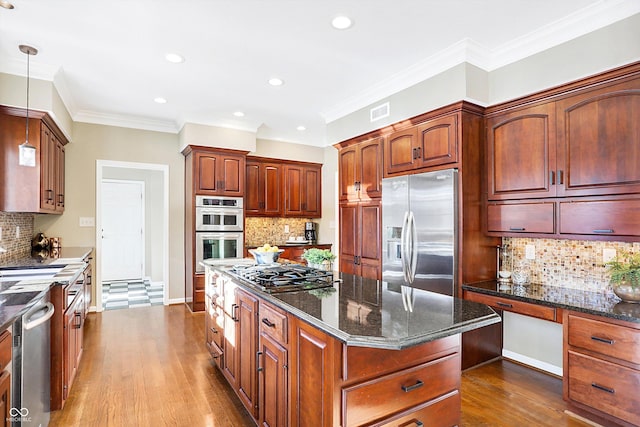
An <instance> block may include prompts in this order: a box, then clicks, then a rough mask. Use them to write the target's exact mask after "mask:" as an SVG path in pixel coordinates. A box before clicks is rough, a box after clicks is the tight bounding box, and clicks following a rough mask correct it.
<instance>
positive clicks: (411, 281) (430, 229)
mask: <svg viewBox="0 0 640 427" xmlns="http://www.w3.org/2000/svg"><path fill="white" fill-rule="evenodd" d="M457 177H458V171H457V170H456V169H447V170H443V171H437V172H427V173H422V174H417V175H406V176H399V177H395V178H385V179H383V180H382V234H383V246H382V280H384V281H386V282H388V283H392V284H396V285H398V284H399V285H409V286H412V287H414V288H419V289H425V290H429V291H433V292H438V293H441V294H445V295H454V294H455V291H454V290H455V279H456V278H455V274H456V263H457V260H456V256H455V254H456V242H457V238H456V234H457V230H456V228H457V227H456V225H457V211H458V209H457Z"/></svg>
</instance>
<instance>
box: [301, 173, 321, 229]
mask: <svg viewBox="0 0 640 427" xmlns="http://www.w3.org/2000/svg"><path fill="white" fill-rule="evenodd" d="M303 173H304V176H303V178H304V180H303V184H304V188H303V189H302V196H303V203H302V214H303V215H304V216H307V217H320V216H321V214H322V212H320V210H321V208H320V203H321V201H320V199H321V197H322V194H321V188H322V187H321V183H320V181H321V178H320V168H309V167H306V168H304V169H303Z"/></svg>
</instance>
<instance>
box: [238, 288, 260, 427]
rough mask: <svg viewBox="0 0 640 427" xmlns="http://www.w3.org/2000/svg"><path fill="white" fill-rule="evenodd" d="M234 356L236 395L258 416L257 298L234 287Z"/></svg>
mask: <svg viewBox="0 0 640 427" xmlns="http://www.w3.org/2000/svg"><path fill="white" fill-rule="evenodd" d="M236 301H237V306H238V307H237V313H238V314H237V319H238V320H237V322H236V327H237V328H236V337H237V341H236V346H237V350H236V357H237V358H238V363H237V366H238V378H237V380H238V396H239V397H240V401H241V402H242V404H243V405H244V407H245V408H247V411H249V413H250V414H251V415H252V416H253V417H254V418H257V416H258V412H257V411H258V378H257V376H256V372H257V371H256V352H257V351H258V324H257V320H258V299H257V298H256V297H254V296H253V295H251V294H249V293H247V292H244V291H243V290H241V289H236Z"/></svg>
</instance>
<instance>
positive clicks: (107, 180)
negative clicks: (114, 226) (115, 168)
mask: <svg viewBox="0 0 640 427" xmlns="http://www.w3.org/2000/svg"><path fill="white" fill-rule="evenodd" d="M100 183H101V184H103V183H125V184H136V185H138V186H139V187H140V189H141V192H142V209H141V214H142V218H141V224H142V259H141V260H140V265H141V267H140V268H141V271H140V278H141V279H142V280H144V272H145V270H146V267H147V265H146V259H145V254H146V251H147V245H146V244H145V242H146V240H145V239H146V226H147V224H146V221H145V215H146V211H145V204H146V202H147V200H146V197H147V194H146V185H145V182H144V181H134V180H130V179H114V178H102V180H100ZM100 189H101V190H102V189H103V187H102V185H101V186H100ZM100 202H101V203H102V193H100ZM99 212H100V231H101V232H102V218H103V216H104V215H103V214H104V213H103V212H102V205H101V206H100V210H99ZM97 231H98V228H97V227H96V232H97ZM101 234H102V233H101ZM100 246H101V247H102V238H101V239H100ZM100 270H102V257H100ZM100 286H102V281H100Z"/></svg>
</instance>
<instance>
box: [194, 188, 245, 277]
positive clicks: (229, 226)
mask: <svg viewBox="0 0 640 427" xmlns="http://www.w3.org/2000/svg"><path fill="white" fill-rule="evenodd" d="M195 212H196V218H195V221H196V239H195V241H196V272H198V273H200V272H203V271H204V267H202V266H201V265H200V261H202V260H204V259H210V258H213V259H226V258H242V257H243V255H244V232H243V230H244V209H243V202H242V197H217V196H196V210H195Z"/></svg>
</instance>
